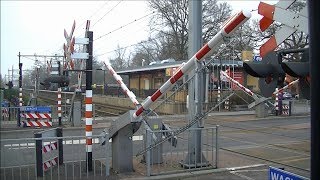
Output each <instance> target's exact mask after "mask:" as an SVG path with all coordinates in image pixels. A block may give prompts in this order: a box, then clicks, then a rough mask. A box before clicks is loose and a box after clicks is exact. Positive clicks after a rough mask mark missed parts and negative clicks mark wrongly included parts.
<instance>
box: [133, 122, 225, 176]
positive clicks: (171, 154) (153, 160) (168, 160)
mask: <svg viewBox="0 0 320 180" xmlns="http://www.w3.org/2000/svg"><path fill="white" fill-rule="evenodd" d="M175 130H176V129H172V130H158V131H153V132H152V131H150V130H146V131H145V132H144V134H143V137H141V138H143V140H142V141H140V143H142V144H141V145H140V147H146V146H150V145H152V144H154V143H155V140H154V136H156V137H158V138H163V136H162V134H164V133H172V132H174V131H175ZM195 131H201V136H202V140H201V142H197V141H196V139H197V138H196V137H194V138H195V144H196V146H190V144H189V143H190V141H188V140H189V138H190V137H193V136H192V135H193V134H194V132H195ZM137 137H138V136H137ZM218 138H219V126H214V127H206V128H191V129H188V130H187V131H185V132H183V133H181V134H179V135H178V136H177V139H178V141H177V144H176V147H174V146H172V144H171V143H173V142H174V141H167V142H164V143H163V145H162V146H157V147H155V148H154V149H151V150H149V151H147V152H146V153H145V154H144V155H143V156H140V157H141V159H138V160H137V161H139V162H142V163H143V165H145V171H142V172H140V173H142V174H145V175H146V176H155V175H162V174H174V173H181V172H186V171H198V170H203V169H215V168H218V157H219V140H218ZM157 141H158V140H157ZM199 146H201V148H199ZM190 147H194V148H195V149H197V148H199V149H201V150H202V152H199V153H202V154H203V156H200V157H201V159H190V156H187V154H188V152H189V151H188V148H190ZM196 152H197V151H196Z"/></svg>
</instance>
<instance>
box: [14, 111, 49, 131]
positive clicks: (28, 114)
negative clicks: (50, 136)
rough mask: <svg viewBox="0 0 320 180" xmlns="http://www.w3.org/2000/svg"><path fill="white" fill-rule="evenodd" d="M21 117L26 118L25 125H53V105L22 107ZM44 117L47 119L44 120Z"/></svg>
mask: <svg viewBox="0 0 320 180" xmlns="http://www.w3.org/2000/svg"><path fill="white" fill-rule="evenodd" d="M20 117H22V118H24V119H25V120H24V121H22V123H23V127H52V117H51V107H49V106H23V107H20ZM31 119H34V120H31ZM42 119H46V120H45V121H42Z"/></svg>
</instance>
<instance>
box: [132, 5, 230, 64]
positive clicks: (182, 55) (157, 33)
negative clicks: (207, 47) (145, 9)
mask: <svg viewBox="0 0 320 180" xmlns="http://www.w3.org/2000/svg"><path fill="white" fill-rule="evenodd" d="M149 7H150V8H151V9H153V10H155V11H156V12H157V13H156V14H155V15H154V16H153V17H152V18H151V21H150V24H149V26H150V31H151V34H152V37H153V38H149V40H148V41H146V42H144V43H140V44H139V45H137V47H136V53H137V54H138V53H139V54H144V56H145V57H148V58H149V59H148V60H149V61H156V60H162V59H169V58H173V59H175V60H178V61H179V60H186V59H187V57H188V26H189V19H188V15H189V7H188V0H180V1H178V0H169V1H168V0H151V1H149ZM202 11H203V23H202V26H203V27H202V29H203V37H202V38H203V42H204V43H206V42H207V41H208V40H210V39H211V38H212V37H213V36H214V35H215V34H216V33H217V32H218V31H219V29H220V26H221V25H222V24H223V22H225V21H226V20H227V18H228V17H229V16H230V13H231V8H230V6H229V5H228V4H227V3H225V2H224V3H218V1H217V0H204V1H203V7H202ZM140 63H141V62H140ZM138 64H139V63H138Z"/></svg>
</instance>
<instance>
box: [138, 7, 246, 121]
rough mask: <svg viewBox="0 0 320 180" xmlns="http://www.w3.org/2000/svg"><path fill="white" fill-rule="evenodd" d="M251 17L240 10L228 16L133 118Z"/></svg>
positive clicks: (147, 99)
mask: <svg viewBox="0 0 320 180" xmlns="http://www.w3.org/2000/svg"><path fill="white" fill-rule="evenodd" d="M250 17H251V13H250V12H244V11H242V12H240V13H238V14H236V15H235V16H233V17H232V18H230V19H229V20H228V21H227V22H226V23H225V25H224V26H223V28H222V29H221V30H220V31H219V32H218V33H217V34H216V35H215V36H214V37H213V38H212V39H211V40H210V41H209V42H208V43H207V44H205V45H204V46H203V47H202V48H201V49H200V50H199V51H198V52H197V53H196V54H195V55H194V56H193V57H192V58H191V59H189V61H187V62H186V63H185V64H184V65H182V66H181V68H180V70H178V71H177V72H176V73H175V74H174V75H173V76H171V78H170V79H169V80H168V81H167V82H165V83H164V84H163V85H162V86H161V87H160V88H159V89H158V90H157V91H156V92H155V93H154V94H153V95H152V96H149V97H147V98H146V99H145V101H144V102H143V103H142V106H141V107H140V108H139V109H138V110H137V111H136V112H135V113H134V114H133V117H134V118H137V117H138V116H140V115H141V114H142V113H143V112H144V110H147V109H149V107H150V106H151V104H152V103H153V102H155V101H156V100H157V99H158V98H159V97H161V96H162V95H163V94H165V93H166V92H167V91H168V90H170V89H172V87H173V85H174V84H175V83H176V82H177V81H178V80H179V79H180V78H181V77H182V76H183V75H184V74H186V73H187V72H188V71H189V70H191V68H194V66H195V62H194V61H202V60H203V59H204V58H205V57H207V56H209V55H211V54H212V53H213V50H214V49H215V48H216V47H217V46H218V45H219V44H220V43H221V42H223V41H224V39H225V38H227V37H230V36H231V35H232V34H233V32H234V31H235V30H236V29H237V28H238V27H239V26H241V25H242V24H243V23H245V22H246V21H247V20H248V19H249V18H250Z"/></svg>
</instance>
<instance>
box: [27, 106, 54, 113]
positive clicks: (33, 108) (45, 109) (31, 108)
mask: <svg viewBox="0 0 320 180" xmlns="http://www.w3.org/2000/svg"><path fill="white" fill-rule="evenodd" d="M21 111H26V112H31V111H37V112H40V113H41V112H51V108H50V107H49V106H25V107H21Z"/></svg>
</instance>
